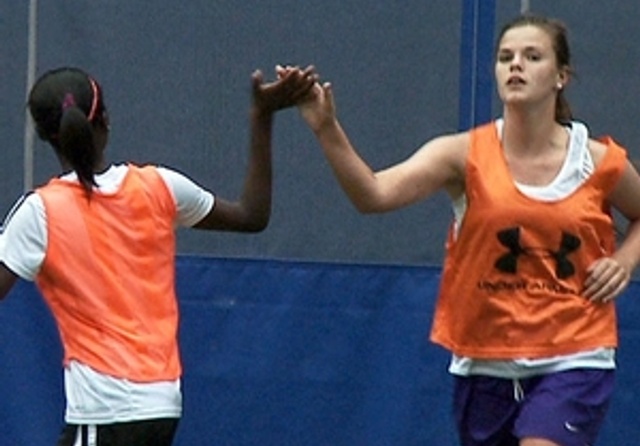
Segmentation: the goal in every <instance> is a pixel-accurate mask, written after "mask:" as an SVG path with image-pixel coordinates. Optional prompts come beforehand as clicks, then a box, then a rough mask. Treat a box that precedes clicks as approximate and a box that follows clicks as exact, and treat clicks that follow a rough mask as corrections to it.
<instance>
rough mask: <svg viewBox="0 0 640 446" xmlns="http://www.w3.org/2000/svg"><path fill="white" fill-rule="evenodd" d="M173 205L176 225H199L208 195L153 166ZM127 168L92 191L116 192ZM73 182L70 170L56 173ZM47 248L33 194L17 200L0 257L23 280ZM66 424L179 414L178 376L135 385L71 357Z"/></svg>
mask: <svg viewBox="0 0 640 446" xmlns="http://www.w3.org/2000/svg"><path fill="white" fill-rule="evenodd" d="M157 169H158V173H159V174H160V176H161V177H162V179H163V180H164V181H165V183H166V184H167V187H168V189H169V191H170V192H171V194H172V196H173V199H174V202H175V204H176V210H177V214H176V222H175V225H176V227H178V226H186V227H190V226H193V225H195V224H196V223H198V222H199V221H200V220H202V218H204V217H205V216H206V215H207V214H208V213H209V212H210V211H211V209H212V208H213V205H214V201H215V198H214V196H213V194H212V193H211V192H209V191H207V190H205V189H203V188H202V187H200V186H198V185H197V184H195V183H194V182H193V181H192V180H191V179H189V178H187V177H186V176H184V175H182V174H180V173H178V172H176V171H175V170H171V169H168V168H165V167H157ZM127 171H128V166H127V165H126V164H119V165H112V166H110V167H109V168H108V169H107V170H106V171H105V172H104V173H101V174H98V175H96V177H95V179H96V183H97V184H98V187H97V188H96V189H95V193H113V192H115V191H117V190H118V188H119V187H120V185H121V184H122V181H123V179H124V178H125V176H126V174H127ZM61 179H63V180H66V181H77V176H76V174H75V173H70V174H67V175H64V176H63V177H61ZM46 250H47V219H46V213H45V209H44V203H43V202H42V199H41V198H40V196H39V195H38V194H35V193H32V194H28V195H26V196H25V197H23V198H21V199H20V200H18V202H16V204H15V205H14V206H13V209H12V210H11V211H10V212H9V214H8V216H7V218H6V220H5V224H4V226H3V227H2V231H1V232H0V261H2V262H3V263H4V264H5V265H6V266H7V267H8V268H9V269H10V270H12V271H13V272H14V273H16V274H17V275H18V276H20V277H21V278H23V279H25V280H30V281H32V280H34V278H35V277H36V275H37V274H38V272H39V271H40V267H41V265H42V262H43V261H44V256H45V253H46ZM64 386H65V395H66V399H67V408H66V413H65V421H66V422H67V423H69V424H108V423H114V422H127V421H134V420H145V419H154V418H178V417H180V416H181V414H182V394H181V391H180V379H177V380H175V381H163V382H157V383H134V382H131V381H129V380H126V379H118V378H114V377H112V376H109V375H105V374H102V373H99V372H97V371H96V370H94V369H92V368H91V367H89V366H87V365H85V364H82V363H80V362H78V361H75V360H72V361H71V362H70V363H69V364H68V366H67V367H65V369H64Z"/></svg>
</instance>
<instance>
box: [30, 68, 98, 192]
mask: <svg viewBox="0 0 640 446" xmlns="http://www.w3.org/2000/svg"><path fill="white" fill-rule="evenodd" d="M28 105H29V110H30V112H31V116H32V117H33V120H34V123H35V127H36V131H37V133H38V136H39V137H40V138H41V139H43V140H45V141H47V142H49V143H50V144H51V146H53V148H54V149H55V151H56V153H57V155H58V156H59V157H60V158H61V160H62V161H64V162H65V163H67V164H69V165H70V166H71V168H73V170H74V171H75V173H76V175H77V176H78V182H79V183H80V185H81V186H82V188H83V189H84V191H85V192H86V194H87V197H88V198H90V197H91V194H92V191H93V187H94V186H96V185H97V184H96V179H95V176H94V170H95V169H96V167H97V166H98V164H99V163H100V161H101V157H102V153H101V151H102V149H103V147H102V146H101V144H102V143H101V142H100V141H101V139H95V138H96V135H98V134H96V130H99V131H105V132H107V131H108V126H107V122H106V108H105V105H104V100H103V97H102V91H101V88H100V86H99V85H98V83H97V82H96V81H95V80H94V79H92V78H91V77H90V76H89V75H88V74H87V73H85V72H84V71H82V70H79V69H77V68H69V67H63V68H58V69H55V70H51V71H48V72H47V73H45V74H44V75H43V76H42V77H41V78H40V79H38V81H37V82H36V83H35V84H34V86H33V88H32V89H31V92H30V93H29V104H28Z"/></svg>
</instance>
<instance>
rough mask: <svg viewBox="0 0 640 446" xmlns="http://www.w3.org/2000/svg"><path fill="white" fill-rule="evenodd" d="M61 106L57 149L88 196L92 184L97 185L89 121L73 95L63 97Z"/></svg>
mask: <svg viewBox="0 0 640 446" xmlns="http://www.w3.org/2000/svg"><path fill="white" fill-rule="evenodd" d="M69 98H71V100H69ZM62 108H63V110H62V117H61V118H60V130H59V132H58V149H59V150H60V154H61V155H62V156H63V157H64V158H65V159H66V160H67V161H68V162H69V164H71V167H72V168H73V170H74V171H75V172H76V175H78V181H79V182H80V184H81V185H82V187H83V189H84V190H85V192H86V193H87V196H88V197H90V196H91V192H92V190H93V186H97V184H96V180H95V177H94V174H93V169H94V166H95V164H96V161H97V159H96V155H97V152H96V148H95V144H94V141H93V131H92V128H91V123H90V122H89V120H88V119H87V117H86V116H85V114H84V112H83V111H82V110H80V108H79V107H78V106H77V105H76V104H75V102H73V96H71V95H70V94H68V95H67V97H66V98H65V102H64V103H63V106H62Z"/></svg>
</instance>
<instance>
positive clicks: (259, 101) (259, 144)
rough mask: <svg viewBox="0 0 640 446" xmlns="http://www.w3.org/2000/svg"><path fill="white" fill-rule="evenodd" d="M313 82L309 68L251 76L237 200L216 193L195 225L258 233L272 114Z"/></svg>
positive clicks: (264, 209) (267, 210)
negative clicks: (245, 154) (268, 78)
mask: <svg viewBox="0 0 640 446" xmlns="http://www.w3.org/2000/svg"><path fill="white" fill-rule="evenodd" d="M314 82H315V74H314V70H313V67H308V68H306V69H305V70H299V69H297V70H287V72H286V73H283V74H282V75H279V78H278V79H277V80H276V81H274V82H269V83H265V82H264V79H263V75H262V73H261V72H260V71H256V72H254V73H253V75H252V93H253V94H252V97H253V100H252V104H251V109H250V113H249V115H250V144H249V162H248V167H247V171H246V176H245V181H244V187H243V190H242V194H241V196H240V199H239V200H238V201H228V200H225V199H224V198H222V197H220V196H216V201H215V205H214V207H213V209H212V210H211V212H209V214H208V215H207V216H206V217H205V218H203V219H202V220H201V221H200V222H199V223H198V224H197V225H196V226H195V227H196V228H199V229H215V230H227V231H239V232H258V231H261V230H263V229H264V228H266V227H267V224H268V223H269V218H270V215H271V189H272V187H271V177H272V167H271V140H272V128H273V118H274V114H275V113H276V112H277V111H278V110H281V109H284V108H287V107H291V106H292V105H294V104H295V103H296V102H297V101H299V100H300V98H301V97H303V96H304V95H306V94H307V93H308V92H309V89H310V88H311V87H312V85H313V84H314Z"/></svg>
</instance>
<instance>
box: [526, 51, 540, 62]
mask: <svg viewBox="0 0 640 446" xmlns="http://www.w3.org/2000/svg"><path fill="white" fill-rule="evenodd" d="M540 59H542V56H541V55H540V54H538V53H529V54H527V60H531V61H534V62H535V61H539V60H540Z"/></svg>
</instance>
